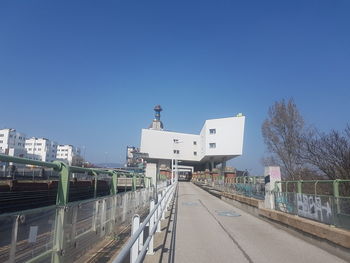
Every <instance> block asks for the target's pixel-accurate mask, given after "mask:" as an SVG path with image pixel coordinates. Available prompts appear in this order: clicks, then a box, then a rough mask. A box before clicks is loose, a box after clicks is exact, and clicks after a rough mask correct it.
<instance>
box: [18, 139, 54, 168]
mask: <svg viewBox="0 0 350 263" xmlns="http://www.w3.org/2000/svg"><path fill="white" fill-rule="evenodd" d="M25 148H26V151H27V158H28V159H32V160H38V161H43V162H52V161H54V160H56V152H57V143H56V142H54V141H50V140H49V139H46V138H36V137H32V138H30V139H27V140H26V141H25Z"/></svg>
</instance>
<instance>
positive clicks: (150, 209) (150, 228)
mask: <svg viewBox="0 0 350 263" xmlns="http://www.w3.org/2000/svg"><path fill="white" fill-rule="evenodd" d="M153 209H154V200H153V199H152V200H151V202H150V205H149V212H150V213H151V211H152V210H153ZM154 219H155V216H154V214H153V215H152V216H151V219H150V221H149V230H148V232H151V230H152V228H153V227H154ZM147 254H148V255H153V254H154V251H153V235H152V238H151V241H150V242H149V245H148V251H147Z"/></svg>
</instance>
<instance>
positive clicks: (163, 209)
mask: <svg viewBox="0 0 350 263" xmlns="http://www.w3.org/2000/svg"><path fill="white" fill-rule="evenodd" d="M164 194H165V190H163V193H162V196H164ZM165 202H166V198H164V199H163V201H162V204H161V207H162V220H164V219H165Z"/></svg>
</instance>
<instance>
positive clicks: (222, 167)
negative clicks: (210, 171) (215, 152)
mask: <svg viewBox="0 0 350 263" xmlns="http://www.w3.org/2000/svg"><path fill="white" fill-rule="evenodd" d="M225 170H226V161H225V159H224V160H223V161H222V163H221V176H222V177H224V178H225Z"/></svg>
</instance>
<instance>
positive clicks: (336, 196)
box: [333, 179, 340, 214]
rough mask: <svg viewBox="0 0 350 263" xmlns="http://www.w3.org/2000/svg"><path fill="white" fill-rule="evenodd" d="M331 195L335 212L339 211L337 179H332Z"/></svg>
mask: <svg viewBox="0 0 350 263" xmlns="http://www.w3.org/2000/svg"><path fill="white" fill-rule="evenodd" d="M333 196H334V202H335V205H336V207H337V214H339V213H340V204H339V179H336V180H334V181H333Z"/></svg>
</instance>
